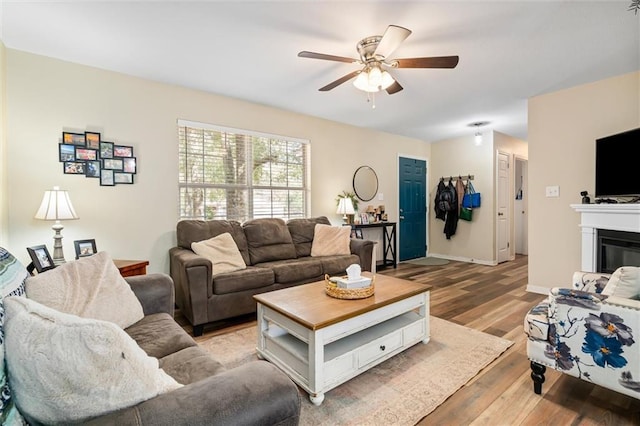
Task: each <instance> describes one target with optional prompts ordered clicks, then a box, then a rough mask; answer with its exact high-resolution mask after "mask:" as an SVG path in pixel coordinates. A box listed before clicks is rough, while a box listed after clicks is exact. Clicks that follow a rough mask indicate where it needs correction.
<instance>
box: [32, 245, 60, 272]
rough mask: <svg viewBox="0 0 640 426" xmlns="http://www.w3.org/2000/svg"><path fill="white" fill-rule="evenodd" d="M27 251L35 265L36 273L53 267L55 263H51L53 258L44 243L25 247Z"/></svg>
mask: <svg viewBox="0 0 640 426" xmlns="http://www.w3.org/2000/svg"><path fill="white" fill-rule="evenodd" d="M27 252H29V257H30V258H31V261H32V262H33V266H35V268H36V271H38V273H41V272H44V271H48V270H49V269H53V268H55V267H56V265H55V264H54V263H53V259H52V258H51V255H50V254H49V250H47V246H45V245H44V244H42V245H39V246H33V247H27Z"/></svg>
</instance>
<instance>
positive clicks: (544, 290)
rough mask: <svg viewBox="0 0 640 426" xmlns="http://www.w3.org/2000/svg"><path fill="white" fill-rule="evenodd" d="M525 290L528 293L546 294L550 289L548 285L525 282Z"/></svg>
mask: <svg viewBox="0 0 640 426" xmlns="http://www.w3.org/2000/svg"><path fill="white" fill-rule="evenodd" d="M526 290H527V291H528V292H529V293H538V294H544V295H547V294H549V290H551V289H550V288H549V287H542V286H539V285H531V284H527V288H526Z"/></svg>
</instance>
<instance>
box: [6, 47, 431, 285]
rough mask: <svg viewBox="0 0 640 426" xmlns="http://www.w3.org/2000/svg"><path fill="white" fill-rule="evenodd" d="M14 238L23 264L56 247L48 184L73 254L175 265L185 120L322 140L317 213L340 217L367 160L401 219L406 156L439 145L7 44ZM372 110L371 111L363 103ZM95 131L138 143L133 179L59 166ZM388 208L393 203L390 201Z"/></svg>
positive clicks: (156, 267) (164, 267)
mask: <svg viewBox="0 0 640 426" xmlns="http://www.w3.org/2000/svg"><path fill="white" fill-rule="evenodd" d="M5 61H6V79H7V92H6V101H7V102H6V116H7V123H8V126H7V139H6V140H7V145H8V152H7V158H8V164H9V166H8V173H9V174H8V176H9V182H8V203H9V209H8V221H9V222H8V223H9V245H8V248H9V249H10V250H11V251H13V252H14V253H15V254H16V255H17V256H19V258H20V259H21V260H22V261H27V258H28V257H27V252H26V250H25V247H28V246H32V245H37V244H43V243H46V244H47V246H48V247H49V250H50V251H52V250H53V249H52V244H53V242H52V236H53V231H52V230H51V228H50V227H51V223H48V222H43V221H38V220H34V219H33V215H34V214H35V211H36V209H37V207H38V205H39V203H40V200H41V198H42V194H43V191H45V190H46V189H47V188H50V187H52V186H54V185H59V186H61V187H62V188H65V189H67V190H69V192H70V196H71V199H72V201H73V203H74V206H75V208H76V211H77V212H78V214H79V216H80V219H79V220H75V221H67V222H65V223H64V225H65V229H64V230H63V231H62V233H63V236H64V241H63V242H64V251H65V257H66V258H67V260H69V259H72V258H74V249H73V240H77V239H88V238H95V240H96V243H97V247H98V250H105V251H108V252H109V253H110V254H111V256H112V257H114V258H121V259H123V258H129V259H149V260H150V262H151V264H150V268H149V270H150V271H164V272H167V271H168V254H167V252H168V250H169V248H170V247H172V246H173V245H174V244H175V224H176V221H177V217H178V208H177V142H176V137H177V136H176V120H177V119H186V120H193V121H201V122H206V123H212V124H218V125H222V126H228V127H235V128H240V129H248V130H255V131H260V132H266V133H273V134H280V135H285V136H292V137H296V138H303V139H309V140H310V141H311V153H312V154H311V155H312V164H311V189H312V191H311V215H312V216H316V215H327V216H328V217H329V218H330V219H331V220H332V221H333V222H334V223H336V224H337V223H340V221H341V218H340V216H339V215H336V214H335V209H336V207H335V198H336V196H337V194H338V193H340V192H341V191H342V190H350V189H351V182H352V175H353V172H354V171H355V170H356V168H357V167H358V166H360V165H363V164H367V165H369V166H371V167H373V168H374V169H375V171H376V173H377V174H378V178H379V180H380V187H379V191H380V192H382V193H383V194H384V200H383V202H384V204H385V205H386V206H387V211H388V212H389V214H390V220H396V219H397V217H396V212H397V196H396V194H397V155H398V153H403V154H407V155H413V156H417V157H423V158H428V157H429V155H430V147H429V145H428V144H426V143H424V142H422V141H419V140H416V139H411V138H406V137H401V136H395V135H390V134H386V133H381V132H375V131H371V130H367V129H361V128H357V127H353V126H347V125H343V124H339V123H335V122H330V121H327V120H321V119H317V118H313V117H309V116H304V115H301V114H296V113H291V112H286V111H282V110H278V109H275V108H269V107H266V106H262V105H256V104H252V103H248V102H243V101H240V100H236V99H231V98H226V97H222V96H218V95H214V94H209V93H205V92H200V91H195V90H189V89H185V88H181V87H176V86H170V85H166V84H160V83H156V82H151V81H148V80H142V79H139V78H133V77H129V76H125V75H122V74H116V73H112V72H108V71H103V70H98V69H95V68H90V67H85V66H80V65H76V64H71V63H68V62H63V61H59V60H54V59H50V58H46V57H42V56H38V55H33V54H29V53H25V52H20V51H15V50H12V49H7V50H6V58H5ZM363 107H364V106H363ZM63 130H65V131H84V130H92V131H99V132H101V133H102V137H103V139H104V140H107V141H114V142H117V143H122V144H125V145H133V147H134V153H135V155H136V156H137V157H138V171H139V173H138V175H137V176H136V178H135V179H136V183H135V184H134V185H118V186H115V187H101V186H99V183H98V181H97V180H96V179H89V178H84V177H81V176H73V175H65V174H63V173H62V164H61V163H59V162H58V142H59V140H60V138H61V134H62V131H63ZM380 204H382V202H380Z"/></svg>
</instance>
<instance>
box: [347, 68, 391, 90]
mask: <svg viewBox="0 0 640 426" xmlns="http://www.w3.org/2000/svg"><path fill="white" fill-rule="evenodd" d="M393 83H395V80H394V79H393V77H391V74H389V73H388V72H387V71H382V70H381V69H380V67H379V66H371V67H367V68H365V70H364V71H362V72H361V73H360V74H358V77H356V79H355V80H354V81H353V85H354V86H355V87H356V88H357V89H359V90H362V91H363V92H367V93H376V92H379V91H381V90H386V89H387V88H388V87H389V86H391V85H392V84H393Z"/></svg>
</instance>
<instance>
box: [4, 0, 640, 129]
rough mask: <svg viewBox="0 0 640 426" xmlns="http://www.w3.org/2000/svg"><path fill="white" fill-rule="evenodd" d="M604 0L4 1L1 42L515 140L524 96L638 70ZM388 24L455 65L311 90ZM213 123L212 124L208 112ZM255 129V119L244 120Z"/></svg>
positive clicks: (620, 21) (301, 104)
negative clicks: (393, 82)
mask: <svg viewBox="0 0 640 426" xmlns="http://www.w3.org/2000/svg"><path fill="white" fill-rule="evenodd" d="M630 3H631V0H623V1H617V0H605V1H529V2H521V1H505V0H503V1H498V2H487V1H477V0H476V1H448V2H446V1H440V2H431V1H413V2H401V1H356V2H339V1H313V0H300V1H294V2H291V1H264V0H263V1H254V2H248V1H212V0H210V1H156V2H149V1H90V0H84V1H80V0H76V1H67V2H63V1H56V0H47V1H25V0H21V1H5V0H1V6H0V24H1V27H0V38H1V39H2V41H3V42H4V44H5V46H6V47H7V48H11V49H17V50H23V51H27V52H32V53H36V54H40V55H45V56H50V57H54V58H59V59H63V60H66V61H71V62H76V63H80V64H86V65H91V66H94V67H98V68H103V69H107V70H113V71H118V72H121V73H125V74H130V75H134V76H139V77H142V78H146V79H151V80H156V81H160V82H165V83H172V84H177V85H180V86H185V87H190V88H194V89H199V90H204V91H207V92H213V93H218V94H222V95H226V96H230V97H233V98H239V99H245V100H248V101H251V102H255V103H258V104H264V105H269V106H273V107H277V108H282V109H285V110H289V111H296V112H300V113H303V114H309V115H312V116H317V117H322V118H326V119H329V120H334V121H339V122H343V123H348V124H352V125H355V126H361V127H367V128H373V129H378V130H382V131H386V132H390V133H394V134H400V135H406V136H410V137H414V138H418V139H421V140H424V141H437V140H441V139H447V138H453V137H459V136H463V135H468V134H472V133H473V132H474V130H473V129H471V128H469V127H468V126H467V125H468V124H469V123H471V122H475V121H489V122H490V124H489V125H488V126H487V127H485V128H486V129H494V130H497V131H500V132H503V133H506V134H509V135H512V136H515V137H517V138H520V139H524V140H526V139H527V99H528V98H530V97H532V96H536V95H540V94H543V93H548V92H553V91H556V90H559V89H563V88H568V87H572V86H576V85H580V84H584V83H587V82H592V81H596V80H600V79H603V78H607V77H611V76H615V75H620V74H624V73H628V72H632V71H636V70H639V69H640V13H639V14H637V15H636V14H635V13H634V12H633V11H629V10H628V9H629V7H630ZM389 24H395V25H400V26H403V27H406V28H409V29H411V30H412V31H413V34H412V35H411V36H409V38H407V39H406V40H405V41H404V43H402V45H401V46H400V47H399V48H398V49H397V50H396V51H395V52H394V53H393V55H392V58H408V57H422V56H448V55H458V56H459V57H460V62H459V64H458V66H457V67H456V68H455V69H397V70H392V74H393V75H394V77H396V78H397V79H398V81H399V82H400V83H401V84H402V86H404V90H403V91H401V92H399V93H397V94H394V95H388V94H386V93H382V94H379V95H377V96H376V98H375V103H376V108H375V109H372V108H371V103H367V96H366V94H365V93H364V92H360V91H358V90H357V89H355V88H354V87H353V85H352V84H351V83H350V82H349V83H345V84H342V85H341V86H339V87H337V88H335V89H333V90H331V91H329V92H319V91H318V89H319V88H320V87H322V86H324V85H326V84H328V83H330V82H332V81H333V80H335V79H337V78H339V77H341V76H343V75H345V74H348V73H349V72H351V71H353V70H355V69H357V65H356V64H347V63H340V62H330V61H323V60H316V59H307V58H299V57H297V53H298V52H299V51H301V50H309V51H314V52H320V53H327V54H333V55H338V56H347V57H354V58H357V57H358V56H357V53H356V48H355V46H356V43H357V42H358V41H359V40H360V39H362V38H364V37H367V36H371V35H377V34H380V35H381V34H382V33H383V32H384V31H385V29H386V28H387V26H388V25H389ZM215 124H221V125H224V123H215ZM257 130H259V129H257Z"/></svg>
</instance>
